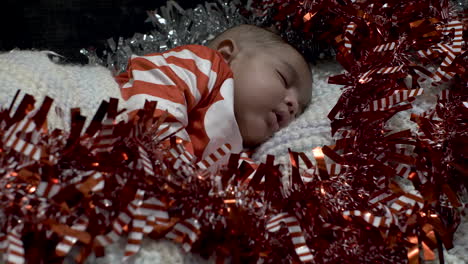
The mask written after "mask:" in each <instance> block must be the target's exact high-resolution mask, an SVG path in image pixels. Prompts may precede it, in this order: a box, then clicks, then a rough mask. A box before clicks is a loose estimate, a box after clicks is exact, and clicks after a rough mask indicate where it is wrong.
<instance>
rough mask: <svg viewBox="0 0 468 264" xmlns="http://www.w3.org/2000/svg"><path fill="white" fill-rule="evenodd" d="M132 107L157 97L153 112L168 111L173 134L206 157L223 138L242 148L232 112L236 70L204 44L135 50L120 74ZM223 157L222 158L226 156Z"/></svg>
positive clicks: (235, 150) (124, 95)
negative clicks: (139, 52)
mask: <svg viewBox="0 0 468 264" xmlns="http://www.w3.org/2000/svg"><path fill="white" fill-rule="evenodd" d="M116 80H117V82H118V83H119V85H120V88H121V92H122V98H123V99H124V100H125V101H126V102H125V107H126V108H127V109H128V111H129V113H131V112H132V111H136V110H138V109H140V108H142V107H143V106H144V103H145V100H148V101H157V110H156V112H155V113H154V115H155V116H156V117H157V116H160V115H162V114H163V113H164V111H166V110H167V111H168V113H169V116H168V118H167V119H166V124H165V125H169V126H170V129H169V131H168V132H166V134H165V135H168V134H171V133H173V132H175V131H177V130H179V129H180V128H181V127H183V128H184V129H182V130H180V131H179V132H178V133H177V134H176V135H177V136H178V137H179V138H181V139H182V140H183V141H184V145H185V147H186V149H187V150H188V151H189V152H191V153H192V154H194V155H195V156H196V157H197V159H198V160H202V159H204V158H205V157H207V156H208V155H209V154H211V153H212V152H214V151H216V150H217V149H218V148H219V147H221V146H222V145H223V144H226V143H228V144H230V145H231V148H232V150H231V151H232V153H239V152H241V151H242V137H241V134H240V131H239V127H238V125H237V122H236V119H235V116H234V85H233V73H232V71H231V69H230V67H229V65H228V64H227V63H226V62H225V61H224V59H223V57H222V56H221V54H219V53H218V52H217V51H215V50H212V49H210V48H208V47H205V46H199V45H187V46H181V47H177V48H174V49H171V50H168V51H166V52H163V53H153V54H148V55H145V56H132V57H131V59H130V61H129V65H128V68H127V71H126V72H124V73H122V74H120V75H118V76H117V77H116ZM226 161H227V160H224V161H219V162H226Z"/></svg>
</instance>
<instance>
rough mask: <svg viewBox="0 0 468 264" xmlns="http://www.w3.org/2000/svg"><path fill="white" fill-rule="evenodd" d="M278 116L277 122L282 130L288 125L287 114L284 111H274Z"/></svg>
mask: <svg viewBox="0 0 468 264" xmlns="http://www.w3.org/2000/svg"><path fill="white" fill-rule="evenodd" d="M274 113H275V116H276V122H277V123H278V126H279V127H280V128H283V127H285V126H286V125H287V124H288V117H287V116H286V115H287V114H286V113H284V112H282V111H274Z"/></svg>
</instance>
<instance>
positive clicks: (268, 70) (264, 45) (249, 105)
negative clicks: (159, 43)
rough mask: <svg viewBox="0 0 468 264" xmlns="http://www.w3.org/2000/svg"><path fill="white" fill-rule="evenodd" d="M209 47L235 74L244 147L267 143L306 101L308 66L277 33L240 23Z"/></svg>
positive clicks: (308, 95)
mask: <svg viewBox="0 0 468 264" xmlns="http://www.w3.org/2000/svg"><path fill="white" fill-rule="evenodd" d="M209 47H211V48H212V49H215V50H217V51H218V52H220V54H221V55H222V56H223V57H224V59H225V60H226V62H227V63H228V64H229V66H230V67H231V69H232V71H233V73H234V112H235V115H236V121H237V123H238V125H239V128H240V132H241V135H242V138H243V141H244V147H255V146H257V145H259V144H261V143H263V142H265V141H266V140H267V139H268V138H270V137H271V136H272V135H273V133H275V132H276V131H278V130H279V129H280V128H283V127H285V126H287V125H288V124H289V123H290V122H291V121H292V120H294V119H295V118H296V117H297V116H298V115H300V114H301V113H302V111H303V110H304V108H305V107H306V105H307V104H308V103H309V101H310V98H311V94H312V93H311V89H312V76H311V72H310V69H309V66H308V64H307V62H306V61H305V59H304V58H303V57H302V55H301V54H300V53H299V52H298V51H297V50H296V49H295V48H293V47H292V46H291V45H289V44H287V43H286V42H285V41H284V40H282V39H281V37H280V36H278V35H276V34H275V33H273V32H270V31H268V30H265V29H263V28H259V27H256V26H251V25H240V26H236V27H233V28H231V29H228V30H227V31H225V32H223V33H222V34H220V35H219V36H218V37H216V38H215V39H214V40H213V41H212V42H211V43H210V44H209Z"/></svg>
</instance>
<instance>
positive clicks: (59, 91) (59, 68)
mask: <svg viewBox="0 0 468 264" xmlns="http://www.w3.org/2000/svg"><path fill="white" fill-rule="evenodd" d="M51 54H52V53H51V52H48V51H12V52H8V53H3V54H0V84H1V85H0V93H1V95H2V96H1V97H0V106H3V107H8V106H9V105H10V103H11V101H12V99H13V97H14V95H15V93H16V92H17V90H21V93H20V96H19V97H18V100H16V103H15V107H16V106H18V105H19V103H20V102H21V99H22V98H23V96H24V94H25V93H28V94H31V95H33V96H34V97H35V99H36V107H38V106H39V105H40V104H41V103H42V101H43V100H44V97H45V96H46V95H47V96H49V97H51V98H52V99H54V103H53V105H52V108H51V111H49V115H48V126H49V128H60V129H69V124H70V108H75V107H80V108H81V114H82V115H84V116H86V117H87V119H86V121H87V123H86V125H87V124H89V122H90V120H91V119H92V117H93V116H94V114H95V112H96V110H97V109H98V107H99V105H100V104H101V102H102V100H107V101H108V100H109V98H110V97H113V98H117V99H119V100H121V97H120V91H119V87H118V85H117V83H116V82H115V81H114V78H113V76H112V74H111V72H110V71H109V70H108V69H106V68H104V67H102V66H80V65H61V64H58V63H55V62H53V61H52V60H51V59H50V58H49V57H51ZM53 58H58V57H57V56H55V55H54V56H53ZM121 102H122V101H121Z"/></svg>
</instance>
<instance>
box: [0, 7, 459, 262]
mask: <svg viewBox="0 0 468 264" xmlns="http://www.w3.org/2000/svg"><path fill="white" fill-rule="evenodd" d="M267 2H268V4H269V5H266V7H267V9H265V10H268V12H270V13H272V14H267V12H265V13H264V15H265V16H271V18H272V19H273V21H276V24H277V25H278V26H279V28H280V29H281V30H282V31H283V33H284V34H285V35H288V34H289V36H292V32H298V31H302V33H301V34H302V36H303V37H309V38H312V39H313V38H320V39H326V40H327V41H328V42H330V43H332V42H334V45H335V47H336V49H337V59H338V61H339V62H340V63H341V64H342V65H343V66H344V68H345V69H346V70H347V73H345V74H343V75H340V76H334V77H331V78H330V82H331V83H336V84H342V85H344V86H345V89H344V91H343V95H342V96H341V98H340V99H339V101H338V103H337V105H336V106H335V107H334V108H333V110H332V111H331V113H330V114H329V118H330V119H331V120H332V130H333V132H334V133H338V134H339V135H340V136H341V138H340V139H338V140H337V141H336V144H335V145H333V146H323V147H322V148H317V149H314V150H313V154H314V157H315V161H311V160H309V159H308V158H307V157H306V155H304V153H295V152H292V151H291V152H290V156H291V166H292V173H291V175H288V178H289V181H288V182H287V183H285V182H283V177H281V175H280V172H279V170H278V167H277V166H273V159H274V158H273V157H271V156H270V157H269V158H268V160H267V162H266V163H265V164H260V166H259V167H258V168H253V167H252V166H250V165H249V164H247V163H243V164H241V165H240V166H238V159H239V156H238V155H232V156H231V159H230V162H229V164H228V165H227V166H226V167H225V168H224V169H223V170H222V171H220V172H219V173H216V174H211V173H209V172H207V171H205V170H203V169H201V166H199V165H197V164H194V163H192V161H191V160H189V159H187V156H186V155H185V154H186V153H185V150H184V149H183V148H182V147H181V146H180V145H179V144H178V142H175V140H173V139H160V138H158V134H159V135H160V134H162V133H161V131H159V130H158V128H159V124H161V123H162V122H163V121H164V117H163V118H161V119H160V120H154V119H153V118H152V112H153V110H154V107H155V105H154V104H150V103H148V104H147V105H146V106H145V109H143V110H141V111H140V112H139V114H138V115H137V117H135V119H132V120H130V121H129V122H127V123H126V122H120V123H116V122H115V118H116V117H117V115H118V113H117V102H116V101H115V100H111V101H110V102H105V103H103V104H102V105H101V107H100V108H99V109H98V111H97V114H96V116H95V117H94V119H93V122H92V123H91V125H90V126H89V127H88V128H86V129H84V127H83V126H84V117H83V116H81V115H80V113H79V111H77V110H73V111H74V112H73V118H72V124H71V130H70V132H69V133H65V132H63V131H58V130H55V131H50V132H49V131H44V129H43V127H44V124H45V122H46V115H47V112H48V111H49V108H50V105H51V100H50V99H46V100H45V101H44V103H43V104H42V106H41V107H40V108H39V109H37V110H34V109H32V105H33V102H34V99H33V98H31V97H30V96H26V97H25V98H24V99H23V101H22V104H21V105H20V106H19V107H18V109H17V110H16V112H15V113H11V109H10V110H6V109H4V110H1V111H0V128H1V130H0V164H1V165H0V177H1V178H0V188H1V190H2V191H1V193H0V205H1V206H0V207H1V209H2V210H1V212H2V213H3V215H1V217H0V220H1V221H0V250H2V251H3V252H4V256H5V258H6V260H7V262H9V263H25V262H27V263H36V262H39V263H41V262H42V263H53V262H60V261H61V260H63V258H64V256H67V255H70V254H71V252H72V251H71V248H72V247H76V248H77V249H78V250H76V251H73V252H77V254H76V255H74V256H71V257H73V258H75V259H76V261H78V262H80V263H81V262H83V261H84V259H85V258H86V257H87V256H88V255H89V254H90V253H91V252H92V251H94V252H95V253H96V254H97V255H98V256H99V255H102V253H103V251H102V249H103V247H105V246H107V245H109V244H110V243H112V242H115V241H116V240H117V239H119V238H120V237H122V236H125V235H127V236H128V243H127V246H126V249H125V255H126V256H131V255H133V254H135V253H136V252H137V251H138V250H139V246H140V243H141V240H142V238H143V236H149V237H152V238H155V239H158V238H163V237H166V238H169V239H172V240H174V241H176V242H179V243H181V245H182V247H183V248H184V249H185V250H187V251H189V250H193V251H196V252H200V253H201V254H202V255H212V254H214V253H215V254H216V255H217V256H218V258H219V259H220V260H221V259H223V258H230V259H231V260H232V261H233V262H235V263H251V262H252V263H255V262H257V261H259V260H260V259H261V260H263V261H264V263H291V262H314V263H406V262H408V261H409V262H411V263H417V262H418V260H419V255H420V254H419V253H424V256H425V257H427V258H431V253H432V250H433V249H434V248H437V247H438V248H439V249H441V243H443V245H444V246H445V248H447V249H449V248H451V247H452V235H453V233H454V232H455V230H456V226H457V224H458V222H459V210H458V209H461V208H463V206H464V205H463V204H461V202H460V200H459V198H458V196H457V193H458V192H459V191H461V190H462V189H463V188H467V186H466V176H467V174H468V173H467V172H468V168H467V167H466V165H465V164H467V157H468V153H467V150H466V148H464V147H463V146H466V145H467V141H468V123H467V122H468V108H467V107H468V103H467V102H468V86H467V82H468V78H467V75H466V65H467V60H468V58H467V52H466V42H465V41H464V39H463V30H464V28H463V27H464V22H463V21H464V20H462V19H463V18H455V17H453V16H452V17H449V16H448V15H450V14H449V13H450V12H449V9H448V4H447V3H445V2H444V1H404V2H401V1H386V2H385V3H384V2H381V1H361V2H358V3H352V2H351V1H337V2H335V1H316V2H315V1H288V2H285V1H267ZM258 3H264V2H262V1H258ZM452 15H453V14H452ZM457 19H458V20H457ZM457 21H458V22H457ZM317 27H322V29H321V30H317V31H314V29H315V28H317ZM313 32H314V33H313ZM327 32H328V33H327ZM312 33H313V34H315V35H313V34H312ZM335 33H337V34H335ZM334 34H335V35H334ZM465 36H466V34H465ZM418 61H421V62H423V63H425V64H418ZM429 63H431V64H432V65H435V66H436V69H435V72H434V74H430V73H429V70H428V69H426V66H425V65H428V64H429ZM439 65H440V66H439ZM421 74H428V75H429V76H427V77H426V78H432V79H433V83H434V84H435V85H437V84H439V83H440V82H444V81H449V80H450V81H451V85H450V90H444V91H443V92H442V93H441V94H440V96H439V99H438V103H437V105H436V107H435V109H433V110H431V111H429V112H426V113H424V114H422V115H413V116H412V117H411V118H412V120H413V121H414V122H416V123H417V124H418V126H419V128H420V133H418V134H413V133H412V132H411V131H409V130H407V131H399V132H391V131H386V130H385V129H384V125H385V122H386V121H387V120H388V119H390V118H391V117H392V116H393V115H394V114H396V113H397V112H400V111H403V110H407V109H409V108H411V104H410V102H411V101H412V100H413V99H414V97H415V96H418V95H420V94H421V93H422V92H423V89H431V87H420V86H419V84H418V80H419V79H420V75H421ZM408 75H409V76H411V77H412V80H413V81H412V84H411V85H407V84H406V83H405V82H404V81H403V79H404V78H405V77H406V76H408ZM228 148H229V146H225V148H224V149H223V151H222V152H227V149H228ZM325 156H326V157H327V158H325ZM300 162H302V163H304V164H305V166H306V167H307V169H302V168H299V163H300ZM395 177H402V178H406V179H408V180H409V181H411V182H412V185H413V186H414V190H405V189H404V188H402V186H400V185H399V184H398V183H397V182H396V181H395V180H394V179H395ZM44 241H47V242H44ZM422 245H425V246H424V247H422ZM420 248H424V252H419V250H420ZM69 257H70V256H69Z"/></svg>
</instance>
